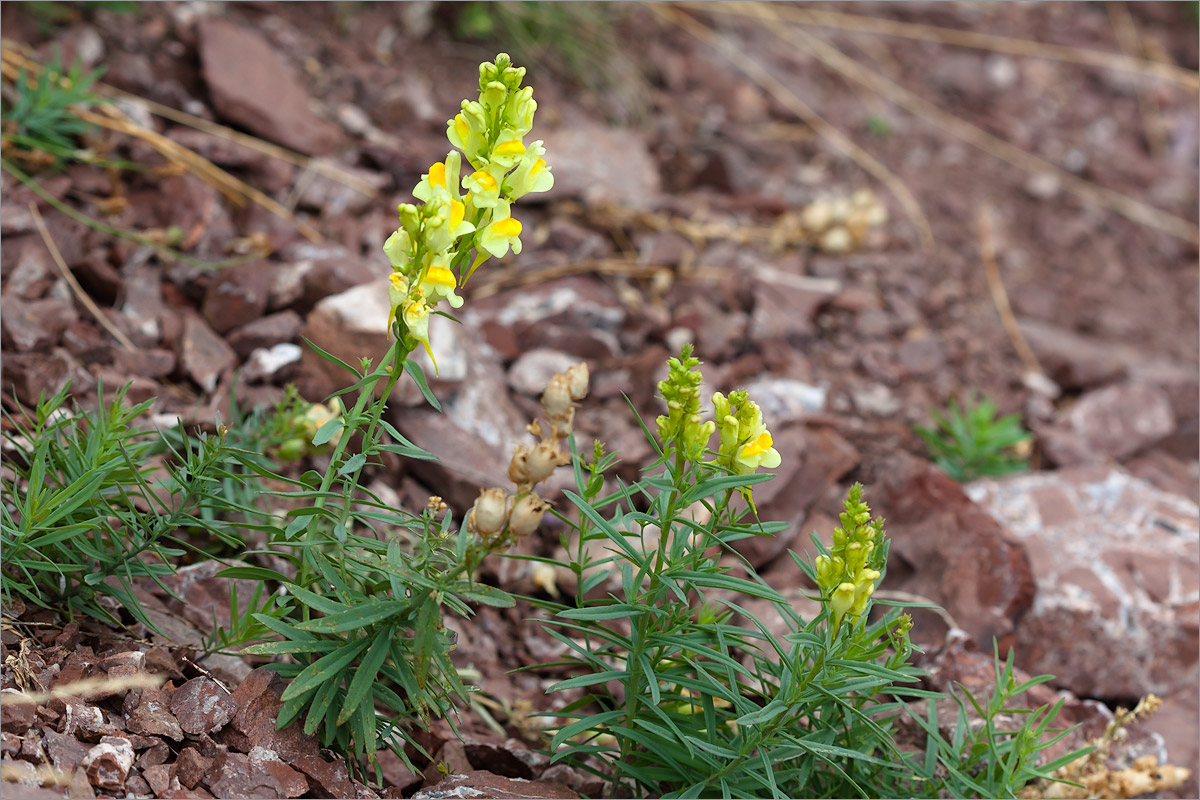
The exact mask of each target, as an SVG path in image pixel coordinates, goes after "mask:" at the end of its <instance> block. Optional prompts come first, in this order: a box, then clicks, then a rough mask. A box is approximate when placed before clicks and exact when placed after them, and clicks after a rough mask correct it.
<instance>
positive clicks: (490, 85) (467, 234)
mask: <svg viewBox="0 0 1200 800" xmlns="http://www.w3.org/2000/svg"><path fill="white" fill-rule="evenodd" d="M524 78H525V68H524V67H516V66H513V63H512V60H511V59H510V58H509V56H508V55H507V54H506V53H501V54H499V55H498V56H496V58H495V60H494V61H491V62H484V63H483V64H480V65H479V96H478V98H477V99H475V100H463V101H462V106H461V110H460V112H459V113H458V114H457V115H456V116H455V117H454V118H453V119H451V120H449V121H447V123H446V124H447V130H446V136H447V138H448V139H449V141H450V144H451V145H453V148H455V149H451V150H450V151H449V152H448V153H447V155H446V158H445V159H444V160H443V161H438V162H436V163H434V164H432V165H431V166H430V167H429V170H428V171H427V172H426V173H425V174H424V175H422V176H421V180H420V182H419V183H417V185H416V186H415V187H414V188H413V197H414V198H415V199H416V200H417V202H416V203H401V204H400V206H399V207H398V209H397V213H398V217H399V226H398V227H397V228H396V231H395V232H394V233H393V234H392V235H391V236H390V237H389V238H388V240H387V241H386V242H385V243H384V245H383V252H384V254H385V255H386V256H387V258H388V261H389V262H390V263H391V266H392V273H391V275H389V276H388V287H387V291H388V299H389V301H390V308H391V310H390V313H389V315H388V331H389V335H390V336H391V337H393V339H392V342H391V343H390V346H389V347H388V350H387V352H386V353H385V355H384V357H383V359H382V361H381V362H380V366H379V367H378V368H376V369H375V370H371V369H370V362H369V361H368V360H366V359H364V360H363V363H362V371H361V372H358V373H357V375H358V386H359V395H358V399H357V402H356V403H355V404H354V406H353V407H352V408H350V410H349V411H347V412H346V414H345V415H344V417H341V418H336V419H331V420H329V421H328V422H327V423H325V425H322V427H321V429H319V430H318V431H317V432H316V433H315V435H314V437H313V440H312V444H313V445H314V446H320V445H324V444H326V443H333V450H332V453H331V456H330V460H329V466H328V468H327V469H326V470H325V474H324V475H323V476H322V478H321V484H320V488H319V490H318V498H317V500H316V501H315V503H314V507H315V508H316V509H318V513H315V514H313V515H312V516H310V517H309V518H308V523H307V525H305V527H304V539H305V541H306V542H308V543H313V542H314V541H315V539H316V537H317V536H318V535H319V533H318V530H319V528H320V526H321V525H322V522H321V521H322V520H323V519H324V520H326V521H328V519H329V516H330V515H329V514H325V513H322V511H323V509H324V507H325V500H326V497H327V494H326V493H327V492H329V490H330V489H331V487H333V485H334V483H335V482H336V481H339V480H340V482H341V485H342V486H343V496H344V500H345V501H346V502H343V503H342V504H341V510H340V514H338V515H334V516H336V517H337V519H336V520H335V531H336V530H338V529H339V528H338V526H341V528H340V530H342V531H343V532H344V530H345V526H346V524H347V520H348V518H349V516H350V507H351V504H350V502H349V500H350V494H351V493H352V492H353V491H354V488H355V487H356V486H357V485H358V477H359V475H360V473H361V471H362V469H363V466H364V465H365V462H366V459H365V456H366V455H367V454H369V453H371V452H374V450H375V449H376V448H377V446H378V444H379V438H380V437H381V436H382V430H381V427H382V426H381V425H380V419H381V416H382V414H383V411H384V409H385V408H386V402H387V398H388V397H389V396H390V394H391V390H392V387H393V386H394V385H395V383H396V381H397V380H398V379H399V377H400V375H401V373H402V372H404V371H408V372H409V373H410V374H411V375H412V377H413V379H414V380H416V382H417V383H418V385H419V386H421V387H422V390H423V391H424V392H425V394H426V396H427V397H428V398H429V399H430V401H431V402H433V403H434V404H435V405H436V401H435V400H433V398H432V395H430V394H429V393H428V391H427V387H426V383H425V376H424V374H423V372H422V371H421V369H420V367H419V366H418V365H417V364H415V363H414V362H413V361H412V360H411V355H412V353H413V351H414V350H416V348H417V347H418V346H421V347H424V348H425V350H426V352H427V353H428V354H429V356H430V360H431V361H433V364H434V369H435V370H436V369H437V361H436V360H434V355H433V348H432V346H431V345H430V338H429V318H430V316H431V315H432V314H434V313H444V312H442V311H441V310H440V307H441V306H442V304H443V303H445V305H447V306H449V307H450V308H451V309H457V308H460V307H461V306H462V304H463V298H462V297H461V296H459V294H458V292H459V291H460V290H461V289H462V288H463V287H464V286H465V285H466V283H467V281H468V279H469V278H470V277H471V275H472V274H473V273H474V272H475V270H476V269H478V268H479V267H480V266H481V265H482V264H484V263H485V262H487V261H488V260H489V259H491V258H500V257H503V256H505V255H506V254H507V253H508V252H509V251H510V250H511V251H512V252H514V253H520V252H521V238H520V236H521V231H522V225H521V222H520V221H519V220H518V219H517V218H516V217H514V216H513V213H512V207H513V203H514V202H515V201H517V200H518V199H520V198H521V197H524V196H525V195H526V194H529V193H530V192H544V191H546V190H548V189H550V188H551V187H552V186H553V185H554V176H553V174H552V172H551V169H550V167H549V166H548V165H547V164H546V161H545V159H544V158H543V156H544V155H545V153H546V150H545V148H544V147H543V146H542V142H541V141H534V142H530V143H529V144H526V143H525V137H526V136H528V134H529V132H530V131H531V130H532V128H533V117H534V112H535V111H536V110H537V103H536V102H535V101H534V99H533V89H532V88H531V87H529V86H522V85H521V83H522V81H523V80H524ZM356 372H357V371H356ZM381 384H383V391H382V392H381V393H380V392H378V391H377V390H378V389H379V388H380V385H381ZM326 426H328V427H326ZM360 429H361V430H363V432H364V436H363V437H362V440H361V446H362V450H361V451H360V452H359V453H356V454H352V455H348V452H347V451H348V450H349V448H350V447H351V446H352V444H354V434H356V433H357V432H358V431H359V430H360ZM335 437H336V438H335ZM316 574H317V569H316V565H315V564H314V563H312V559H311V558H310V557H308V556H307V555H306V556H305V558H304V559H303V562H302V565H301V569H300V572H299V576H298V578H299V580H298V583H299V584H300V585H307V584H308V583H310V582H311V581H312V580H313V579H314V578H315V576H316Z"/></svg>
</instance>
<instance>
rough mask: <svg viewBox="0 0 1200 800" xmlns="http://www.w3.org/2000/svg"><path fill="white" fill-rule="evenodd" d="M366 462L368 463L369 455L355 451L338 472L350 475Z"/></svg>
mask: <svg viewBox="0 0 1200 800" xmlns="http://www.w3.org/2000/svg"><path fill="white" fill-rule="evenodd" d="M365 463H367V457H366V456H365V455H364V454H362V453H355V454H354V455H352V456H350V458H348V459H346V463H345V464H342V466H341V467H340V468H339V469H338V471H337V474H338V475H349V474H350V473H351V472H354V471H355V470H356V469H358V468H359V467H361V466H362V465H363V464H365Z"/></svg>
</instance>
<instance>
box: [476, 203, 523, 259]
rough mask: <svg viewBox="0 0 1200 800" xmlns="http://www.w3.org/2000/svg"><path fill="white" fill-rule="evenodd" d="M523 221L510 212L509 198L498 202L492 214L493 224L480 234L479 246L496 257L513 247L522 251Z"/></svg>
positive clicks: (513, 249) (517, 251) (515, 250)
mask: <svg viewBox="0 0 1200 800" xmlns="http://www.w3.org/2000/svg"><path fill="white" fill-rule="evenodd" d="M520 235H521V223H520V221H519V220H517V219H515V218H514V217H513V216H512V215H511V214H510V213H509V204H508V201H507V200H501V201H499V202H498V203H497V204H496V211H495V213H494V214H493V215H492V224H491V225H488V226H487V227H486V228H484V229H483V233H482V234H480V236H479V246H480V247H482V248H483V249H484V250H486V251H487V252H489V253H491V254H492V255H493V256H495V257H496V258H500V257H501V256H504V255H505V254H507V253H508V248H509V247H511V248H512V251H513V252H514V253H519V252H521V240H520V238H518V237H519V236H520Z"/></svg>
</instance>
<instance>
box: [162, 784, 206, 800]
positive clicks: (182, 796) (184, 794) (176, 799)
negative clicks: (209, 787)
mask: <svg viewBox="0 0 1200 800" xmlns="http://www.w3.org/2000/svg"><path fill="white" fill-rule="evenodd" d="M158 797H159V800H212V795H211V794H209V793H208V792H206V791H205V790H204V789H203V788H201V787H199V786H197V787H196V788H194V789H184V788H182V787H181V788H179V789H168V790H167V791H165V792H163V793H162V794H160V795H159V796H158Z"/></svg>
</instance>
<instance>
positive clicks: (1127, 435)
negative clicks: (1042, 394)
mask: <svg viewBox="0 0 1200 800" xmlns="http://www.w3.org/2000/svg"><path fill="white" fill-rule="evenodd" d="M1065 422H1066V424H1067V426H1068V427H1069V429H1070V430H1071V432H1072V433H1074V434H1075V435H1076V436H1077V437H1079V439H1081V440H1082V441H1083V442H1084V444H1085V445H1086V447H1087V448H1088V449H1089V450H1091V451H1093V452H1095V453H1097V454H1099V455H1100V456H1107V457H1111V458H1116V459H1121V458H1125V457H1126V456H1130V455H1133V454H1134V453H1136V452H1137V451H1139V450H1141V449H1143V448H1144V447H1146V446H1147V445H1150V444H1153V443H1154V442H1155V441H1158V440H1159V439H1162V438H1163V437H1165V436H1167V435H1169V434H1170V433H1171V432H1172V431H1174V430H1175V414H1174V411H1173V410H1172V407H1171V399H1170V397H1169V396H1168V395H1167V393H1166V392H1165V391H1164V390H1163V389H1161V388H1159V387H1157V386H1154V385H1151V384H1147V383H1127V384H1119V385H1116V386H1109V387H1107V388H1104V389H1100V390H1097V391H1094V392H1089V393H1087V394H1085V395H1084V396H1083V397H1082V398H1080V400H1079V402H1078V403H1076V404H1075V405H1074V406H1073V407H1072V408H1071V409H1070V410H1069V411H1067V413H1066V415H1065Z"/></svg>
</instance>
